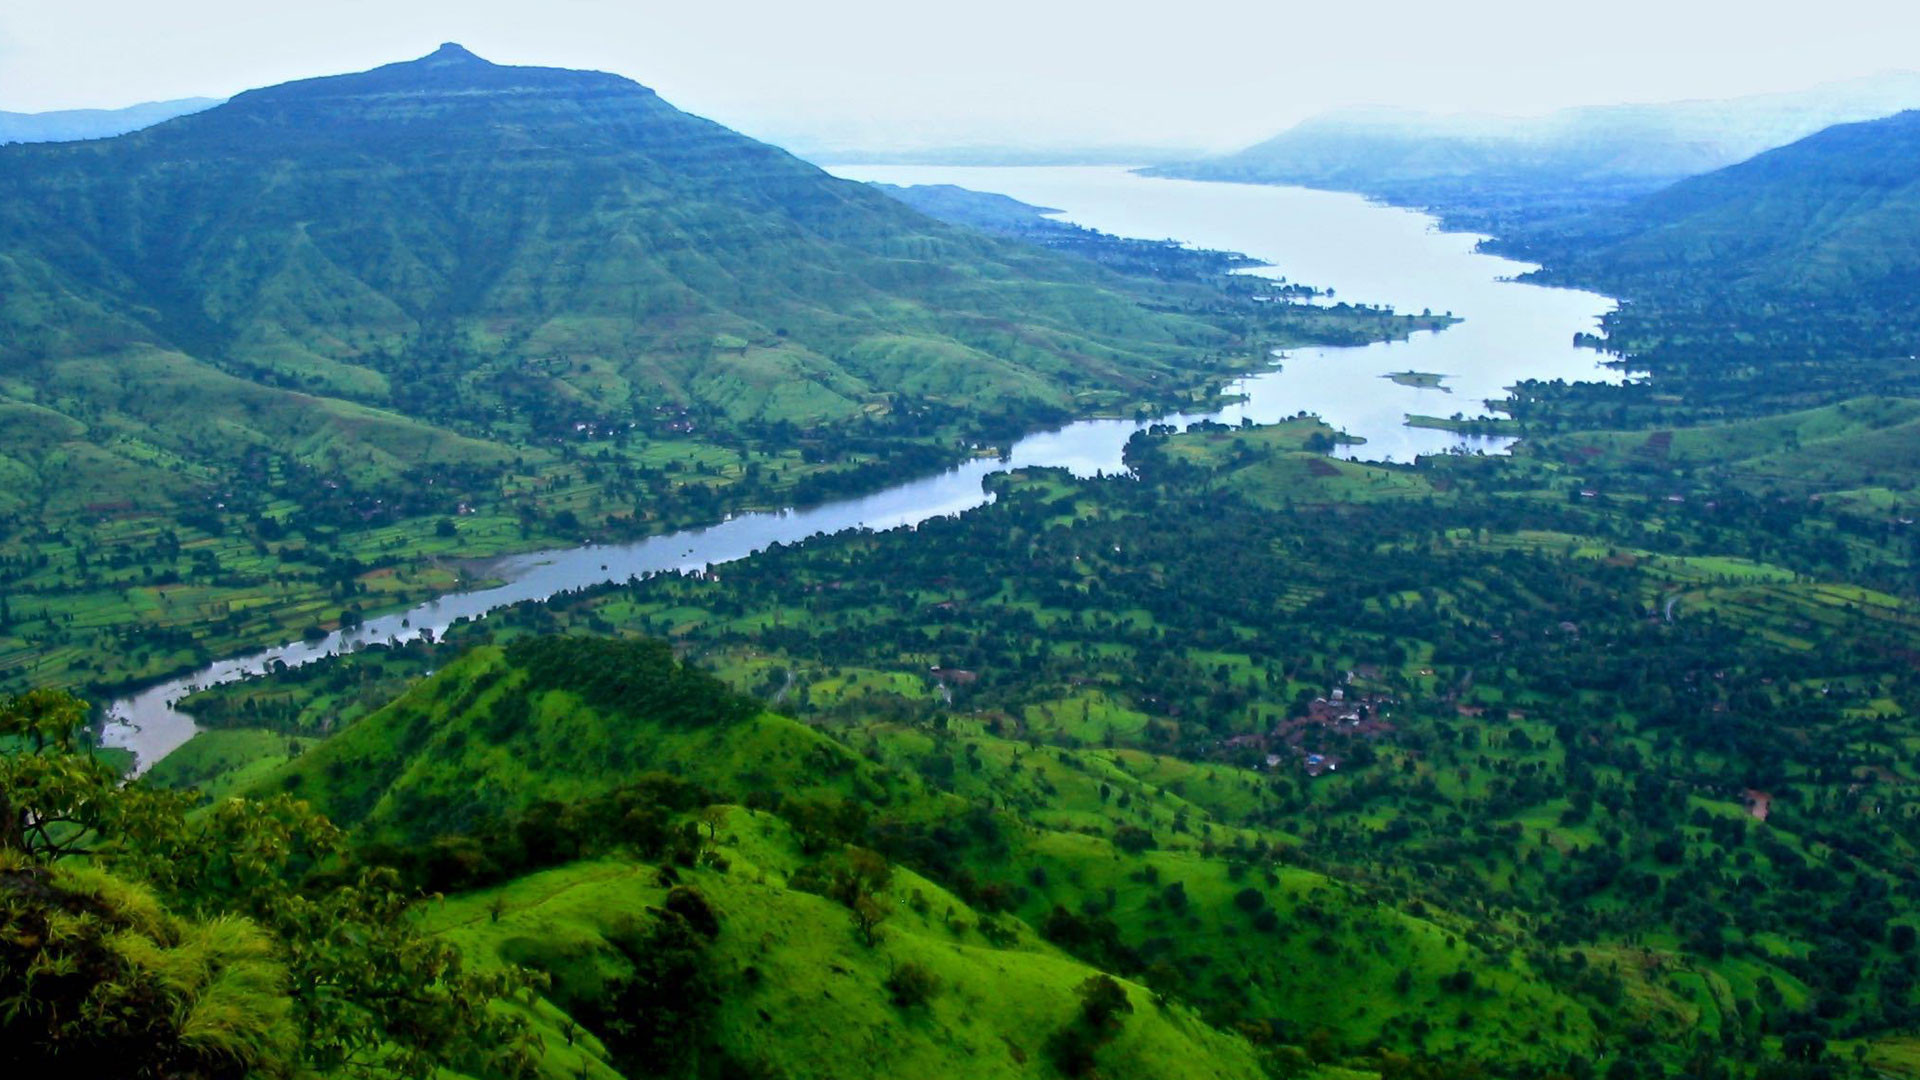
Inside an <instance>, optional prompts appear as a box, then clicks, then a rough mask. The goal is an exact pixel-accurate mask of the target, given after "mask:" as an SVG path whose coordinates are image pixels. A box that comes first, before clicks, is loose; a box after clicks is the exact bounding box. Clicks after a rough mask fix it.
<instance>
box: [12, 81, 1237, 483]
mask: <svg viewBox="0 0 1920 1080" xmlns="http://www.w3.org/2000/svg"><path fill="white" fill-rule="evenodd" d="M0 251H4V252H5V256H6V257H5V259H4V262H0V265H3V266H4V267H5V277H6V289H5V293H6V296H7V298H8V299H7V310H6V320H7V323H8V328H9V331H10V332H9V334H8V335H7V348H6V351H5V354H4V358H5V359H6V361H7V362H8V367H9V370H10V373H11V374H12V376H13V377H14V378H15V379H18V380H20V381H21V382H22V383H24V384H25V386H24V387H20V388H18V389H19V390H31V391H37V392H38V393H40V394H43V395H48V396H58V395H59V394H60V393H61V392H62V391H67V392H75V393H84V394H85V395H86V396H85V397H84V398H83V399H82V400H83V401H85V402H86V403H87V404H90V405H93V406H94V407H95V408H99V407H100V406H101V405H104V404H109V403H107V402H102V401H100V400H99V397H98V393H97V391H98V388H90V387H88V386H87V385H86V384H85V383H84V381H82V378H81V376H82V373H81V372H79V371H76V370H75V365H76V364H78V363H84V362H85V361H88V360H91V361H93V362H94V363H106V366H108V367H109V368H110V369H111V370H112V374H113V376H114V377H117V378H119V379H121V380H127V379H130V378H131V379H135V380H141V381H144V380H143V379H142V377H143V376H148V372H147V365H150V364H153V363H157V362H165V360H173V361H180V362H184V361H181V358H191V361H193V362H197V365H206V366H211V367H213V368H216V369H218V370H219V371H220V372H222V373H224V374H227V375H230V376H234V377H237V378H241V379H245V380H248V381H251V382H256V383H261V384H264V385H267V386H270V387H273V388H275V389H276V390H281V391H313V392H315V393H317V394H320V395H324V396H326V397H328V398H338V399H346V400H352V401H357V402H361V403H364V404H369V405H373V406H376V407H379V408H381V409H383V410H391V411H392V412H395V413H399V414H403V415H408V416H412V417H415V418H418V419H422V420H426V421H429V422H434V423H441V424H452V425H455V426H461V425H464V426H465V427H467V428H469V429H470V431H471V433H474V434H480V435H485V434H486V433H487V429H489V428H490V427H492V426H493V425H495V424H499V423H501V422H503V421H504V422H506V423H509V424H512V423H519V424H523V425H532V426H533V427H540V428H546V429H549V430H551V429H552V428H554V427H558V426H559V425H560V424H562V423H565V424H569V425H570V424H571V423H572V422H574V420H575V419H576V418H577V417H585V418H589V419H606V418H611V417H619V418H621V419H630V418H632V417H633V416H635V415H637V414H639V413H643V412H650V411H651V410H652V409H653V408H654V407H656V406H659V405H687V404H702V405H708V406H711V407H713V408H715V409H716V410H718V411H719V412H720V413H721V414H722V415H724V416H728V417H731V418H734V419H749V418H758V419H769V420H770V419H793V420H802V421H818V420H821V419H829V418H845V417H848V416H853V415H857V414H859V413H860V412H861V410H862V408H863V407H864V406H866V405H868V404H871V403H872V402H873V401H874V395H879V394H885V393H888V392H890V391H894V390H897V389H899V387H898V385H897V378H896V376H897V372H896V371H894V370H890V369H888V368H885V367H881V366H876V365H875V364H873V362H872V360H871V358H870V354H871V351H872V350H871V348H870V346H868V345H867V343H869V342H873V341H891V340H895V339H898V338H900V337H902V336H905V337H908V338H910V339H911V340H913V341H915V342H917V343H918V344H919V346H920V347H921V349H922V350H923V357H924V360H925V362H926V363H927V364H929V365H931V366H934V367H936V368H939V367H941V366H942V365H945V366H947V367H949V368H951V367H952V366H953V365H954V364H955V363H956V362H960V369H958V370H950V371H948V373H947V374H948V376H949V377H948V378H947V379H946V380H944V382H936V384H935V385H934V386H932V387H930V388H928V389H927V390H926V391H925V392H927V393H930V394H934V395H938V394H939V393H941V392H943V391H944V392H947V393H965V394H969V395H972V400H974V401H977V402H978V403H980V404H981V405H982V406H985V407H991V406H992V405H993V404H1000V405H1005V404H1007V403H1008V402H1009V401H1026V402H1045V403H1049V404H1053V405H1056V406H1058V405H1062V404H1065V403H1067V402H1068V401H1070V400H1071V392H1070V390H1068V389H1067V388H1066V385H1063V384H1075V383H1079V382H1082V381H1084V382H1085V383H1087V384H1089V385H1105V386H1109V387H1113V386H1128V385H1131V386H1136V387H1137V386H1139V385H1140V384H1141V383H1142V382H1143V381H1144V380H1146V379H1147V378H1148V376H1150V375H1153V374H1155V373H1158V374H1161V375H1165V374H1167V371H1166V370H1165V368H1164V367H1162V366H1161V365H1163V364H1164V363H1166V362H1167V361H1168V360H1170V358H1171V356H1172V355H1173V353H1174V351H1175V350H1177V349H1178V348H1180V347H1182V346H1187V345H1193V344H1200V343H1218V342H1220V341H1221V340H1222V337H1221V335H1220V334H1219V332H1218V331H1216V330H1213V329H1212V328H1210V327H1206V326H1204V325H1202V324H1198V323H1193V322H1189V321H1185V320H1182V319H1179V318H1177V317H1167V316H1161V315H1155V314H1152V313H1149V312H1146V311H1144V310H1142V309H1141V308H1140V306H1139V305H1138V304H1137V303H1135V302H1134V301H1133V300H1132V299H1130V298H1127V297H1123V296H1119V295H1116V294H1114V293H1112V292H1109V291H1107V290H1105V289H1102V288H1100V287H1099V283H1098V282H1097V281H1096V277H1097V275H1095V274H1093V273H1091V272H1090V271H1088V270H1087V269H1086V268H1084V267H1081V266H1075V265H1071V264H1068V263H1066V262H1064V261H1062V260H1059V259H1055V258H1050V257H1047V256H1045V255H1042V254H1039V253H1036V252H1033V251H1031V250H1030V249H1025V248H1019V247H1015V246H1012V245H1006V244H1001V243H996V242H993V241H989V240H984V239H981V238H979V237H976V236H972V235H969V234H965V233H961V232H958V231H955V230H952V229H947V228H943V227H941V226H938V225H936V224H934V223H932V222H930V221H928V220H927V219H925V218H922V217H920V216H919V215H916V214H913V213H911V212H910V211H908V210H906V209H904V208H902V207H900V206H899V205H898V204H896V203H894V202H892V201H891V200H888V199H885V198H882V197H881V196H879V195H877V194H875V193H873V192H870V191H868V190H866V189H864V188H862V187H859V186H857V185H853V184H849V183H844V182H841V181H837V180H834V179H832V178H830V177H828V176H826V175H825V174H824V173H821V172H820V171H819V170H817V169H815V168H813V167H812V166H810V165H807V164H805V163H803V162H800V161H798V160H797V159H794V158H792V157H790V156H788V155H786V154H785V153H783V152H781V151H779V150H777V149H774V148H772V147H769V146H765V145H762V144H759V143H755V142H752V141H751V140H748V139H745V138H743V137H741V136H738V135H735V134H733V133H732V132H729V131H727V130H726V129H724V128H721V127H719V126H718V125H715V124H712V123H709V122H707V121H704V120H700V119H698V118H696V117H692V116H688V115H687V114H684V113H681V112H679V111H678V110H675V109H674V108H672V107H671V106H669V105H667V104H666V103H664V102H662V101H661V100H660V99H659V98H658V97H657V96H655V95H654V94H653V93H652V92H651V91H648V90H646V89H645V88H643V87H640V86H637V85H635V84H633V83H631V82H628V81H627V80H625V79H621V78H618V77H615V76H611V75H601V74H596V73H589V72H570V71H559V70H550V69H537V68H513V67H501V66H496V65H493V64H489V63H487V62H485V61H483V60H480V59H479V58H477V57H475V56H473V55H472V54H470V53H467V52H465V51H464V50H462V49H460V48H458V47H457V46H448V47H446V48H443V49H442V50H441V51H439V52H437V53H435V54H434V55H433V56H431V57H428V58H426V59H423V60H420V61H415V62H412V63H405V64H395V65H390V66H388V67H385V68H380V69H377V70H375V71H372V72H367V73H363V74H359V75H349V76H339V77H334V78H325V79H313V80H307V81H304V82H297V83H290V84H286V85H284V86H278V87H273V88H270V89H266V90H256V91H251V92H248V93H245V94H241V95H239V96H238V97H236V98H235V99H233V100H232V101H230V102H228V103H227V104H225V105H223V106H220V107H218V108H215V109H211V110H208V111H207V112H205V113H201V114H197V115H194V116H189V117H184V118H181V119H178V120H175V121H172V122H170V123H166V124H162V125H160V126H158V127H156V128H153V129H150V130H148V131H145V132H141V133H138V134H135V135H132V136H128V137H124V138H119V139H112V140H105V141H101V142H96V143H87V144H78V145H55V146H21V147H14V148H10V149H9V150H7V151H6V152H5V153H4V154H3V155H0ZM154 354H157V355H154ZM556 361H557V362H558V369H557V370H556V369H555V367H554V365H555V362H556ZM528 364H533V365H536V366H537V370H533V371H527V370H524V368H525V365H528ZM197 365H196V366H197ZM148 377H153V376H148ZM201 377H208V376H204V375H202V376H201ZM521 383H526V384H529V385H527V386H525V387H520V386H519V385H518V384H521ZM89 390H92V391H93V392H91V393H89V392H88V391H89ZM515 390H518V391H519V393H518V394H517V395H516V394H515V393H514V391H515ZM202 392H203V393H204V394H205V398H204V400H200V399H196V401H197V404H198V405H199V407H201V408H202V409H204V410H206V414H205V415H206V417H207V419H209V420H215V419H219V420H229V419H230V420H232V421H235V422H241V423H244V421H245V420H246V419H247V418H250V417H253V416H257V415H258V416H270V417H271V416H278V415H280V414H286V413H307V412H313V411H315V410H314V409H313V404H314V403H313V401H312V400H311V399H308V398H304V397H301V396H299V395H297V394H293V393H255V394H254V395H253V397H252V398H251V399H250V400H249V401H247V402H244V403H241V402H234V401H231V400H229V399H230V398H232V397H233V396H234V395H235V394H236V393H237V392H238V391H237V388H234V387H231V386H228V385H224V384H219V383H216V384H215V385H213V386H210V387H207V388H204V389H203V391H202ZM503 394H505V395H508V396H518V397H519V398H520V400H518V401H517V402H515V403H514V404H515V405H517V406H518V407H510V408H508V409H506V410H505V412H506V415H505V416H504V417H503V416H501V415H499V413H500V410H498V409H495V408H494V406H497V405H499V404H500V401H499V398H500V396H502V395H503ZM144 397H145V395H144V394H141V395H128V396H127V397H126V398H124V399H123V400H120V401H116V402H111V404H112V405H113V406H114V408H113V409H112V410H111V411H114V412H119V411H123V410H124V411H133V412H134V416H133V417H132V419H133V420H134V421H136V422H139V423H141V425H142V426H143V427H144V428H147V429H149V430H154V431H159V430H160V429H163V428H165V427H166V425H165V424H164V423H163V417H162V416H161V415H160V414H159V412H158V410H159V409H161V408H164V407H166V405H167V404H168V402H167V401H166V400H164V399H163V400H161V401H158V402H154V403H152V405H153V407H152V408H147V409H138V410H137V411H136V409H137V407H139V406H142V405H146V404H147V402H145V401H144V400H143V398H144ZM549 411H557V412H558V413H559V414H558V415H541V414H542V413H545V412H549ZM325 422H326V423H328V424H329V426H331V427H332V428H333V429H334V430H336V431H339V432H341V433H343V434H344V435H346V436H348V437H350V438H351V439H352V440H353V441H355V442H364V443H369V444H373V445H376V446H382V445H386V444H387V443H388V441H389V440H390V439H391V438H392V437H393V436H392V434H391V433H389V432H385V431H383V430H381V428H380V424H379V423H378V422H373V423H370V422H368V421H367V420H366V419H365V418H362V417H357V416H351V415H336V416H333V417H329V418H328V420H327V421H325ZM247 426H249V427H251V426H253V425H247ZM402 430H404V429H402ZM167 441H168V442H178V441H179V439H178V438H170V439H168V440H167Z"/></svg>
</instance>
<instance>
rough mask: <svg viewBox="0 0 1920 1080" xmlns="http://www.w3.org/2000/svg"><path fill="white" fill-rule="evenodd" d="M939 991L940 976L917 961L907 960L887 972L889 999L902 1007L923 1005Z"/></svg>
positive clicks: (909, 1007) (908, 1007)
mask: <svg viewBox="0 0 1920 1080" xmlns="http://www.w3.org/2000/svg"><path fill="white" fill-rule="evenodd" d="M939 993H940V976H938V975H935V974H934V973H933V969H932V968H929V967H927V966H926V965H925V964H922V963H919V962H918V961H914V960H909V961H907V962H906V963H904V964H901V965H900V966H899V967H897V968H894V969H893V970H892V971H891V972H889V973H888V974H887V994H888V996H889V999H890V1000H891V1001H892V1002H893V1003H894V1004H895V1005H897V1006H899V1007H900V1008H902V1009H911V1008H914V1007H915V1006H919V1005H925V1004H926V1003H927V1002H929V1001H932V1000H933V999H934V998H935V997H937V996H939Z"/></svg>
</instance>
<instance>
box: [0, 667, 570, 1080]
mask: <svg viewBox="0 0 1920 1080" xmlns="http://www.w3.org/2000/svg"><path fill="white" fill-rule="evenodd" d="M86 719H87V714H86V709H85V706H84V705H83V704H81V703H80V702H79V701H77V700H76V699H73V698H71V697H68V696H66V695H64V694H60V693H56V692H50V691H33V692H29V693H26V694H21V695H17V696H14V697H10V698H6V699H0V743H3V744H4V747H5V749H4V752H0V1064H4V1066H5V1067H6V1068H7V1069H8V1070H9V1071H10V1072H12V1071H16V1070H17V1071H18V1074H19V1075H26V1076H51V1075H61V1074H68V1075H81V1076H107V1075H115V1076H135V1075H137V1076H205V1077H233V1078H236V1080H237V1078H239V1077H248V1076H295V1075H309V1074H311V1073H314V1072H341V1071H368V1072H384V1073H387V1074H391V1075H397V1076H417V1077H426V1076H431V1075H435V1074H436V1073H438V1072H439V1071H440V1070H442V1069H457V1070H461V1071H476V1072H480V1073H485V1074H487V1075H498V1076H531V1075H533V1074H534V1069H535V1057H536V1054H535V1048H534V1047H533V1046H532V1045H531V1043H530V1042H529V1041H528V1040H527V1038H526V1037H525V1031H524V1026H523V1025H522V1024H521V1022H519V1021H518V1020H516V1019H514V1018H513V1017H512V1016H511V1015H509V1014H507V1013H504V1012H501V1011H497V1010H495V1009H494V1008H492V1007H491V1003H492V1002H493V1001H495V1000H497V999H499V998H502V997H510V996H514V995H518V994H521V993H523V992H525V991H526V990H527V988H528V984H526V983H525V982H523V981H520V980H517V979H516V978H514V977H512V976H510V975H507V974H504V973H493V974H479V973H476V972H474V971H472V970H470V969H468V968H467V967H466V966H465V965H464V964H463V962H462V960H461V958H460V956H459V954H458V953H457V952H456V951H455V950H454V948H453V947H452V946H450V945H448V944H446V943H444V942H439V941H436V940H433V939H431V938H428V937H426V936H424V935H422V934H421V933H419V932H418V931H417V930H416V929H414V927H413V924H412V922H411V920H410V919H409V918H408V917H407V915H406V911H407V908H408V907H409V906H410V904H411V903H412V901H413V898H414V894H413V893H411V892H408V891H406V890H405V889H404V888H402V886H401V884H400V882H399V881H398V880H397V879H396V877H395V876H394V875H393V874H392V873H391V872H388V871H385V870H382V869H378V868H371V867H366V866H360V865H356V864H355V863H354V862H353V861H352V860H349V859H347V858H346V854H347V851H346V844H345V839H344V837H342V835H341V834H340V833H339V831H338V830H336V829H334V828H333V827H332V826H331V825H330V824H328V823H327V822H326V821H325V820H324V819H321V818H318V817H316V816H315V815H313V814H312V813H311V812H310V811H309V810H307V809H306V808H305V807H304V805H303V804H300V803H297V802H295V801H293V800H291V799H288V798H285V797H281V798H273V799H266V800H258V801H250V800H229V801H227V802H223V803H221V804H219V805H218V806H216V807H213V808H211V809H210V810H208V811H207V812H205V813H202V814H198V815H194V816H191V817H190V816H189V815H188V813H187V810H188V806H189V803H188V800H187V799H185V798H184V797H182V796H180V795H176V794H172V793H167V792H160V791H155V790H152V789H149V788H147V787H145V786H142V785H128V786H122V784H121V777H120V776H119V774H118V773H116V772H115V771H114V770H112V769H110V768H108V767H107V766H106V765H104V764H102V763H101V762H99V761H97V760H95V759H94V758H93V757H92V756H91V755H90V754H89V753H87V752H86V750H85V749H84V747H83V744H82V742H81V741H80V731H81V728H82V725H83V723H84V721H85V720H86Z"/></svg>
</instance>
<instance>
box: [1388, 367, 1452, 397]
mask: <svg viewBox="0 0 1920 1080" xmlns="http://www.w3.org/2000/svg"><path fill="white" fill-rule="evenodd" d="M1380 377H1381V378H1383V379H1391V380H1393V381H1394V382H1396V383H1398V384H1400V385H1401V386H1412V387H1417V388H1419V389H1421V390H1444V391H1446V392H1447V393H1449V394H1451V393H1453V388H1452V387H1449V386H1447V385H1446V380H1447V376H1445V375H1435V374H1434V373H1432V372H1430V371H1392V372H1388V373H1387V374H1385V375H1382V376H1380Z"/></svg>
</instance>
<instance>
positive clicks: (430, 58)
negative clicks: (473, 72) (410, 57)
mask: <svg viewBox="0 0 1920 1080" xmlns="http://www.w3.org/2000/svg"><path fill="white" fill-rule="evenodd" d="M419 62H420V63H422V64H432V65H434V66H436V67H439V66H442V65H447V64H485V65H486V66H488V67H493V66H494V65H493V62H492V61H490V60H483V59H481V58H480V57H478V56H475V55H474V54H473V53H472V52H471V51H469V50H468V49H467V47H466V46H464V45H461V44H460V43H459V42H455V41H448V42H443V43H441V45H440V47H439V48H437V49H435V50H433V51H432V52H431V53H428V54H427V55H426V56H423V57H421V58H420V60H419Z"/></svg>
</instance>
